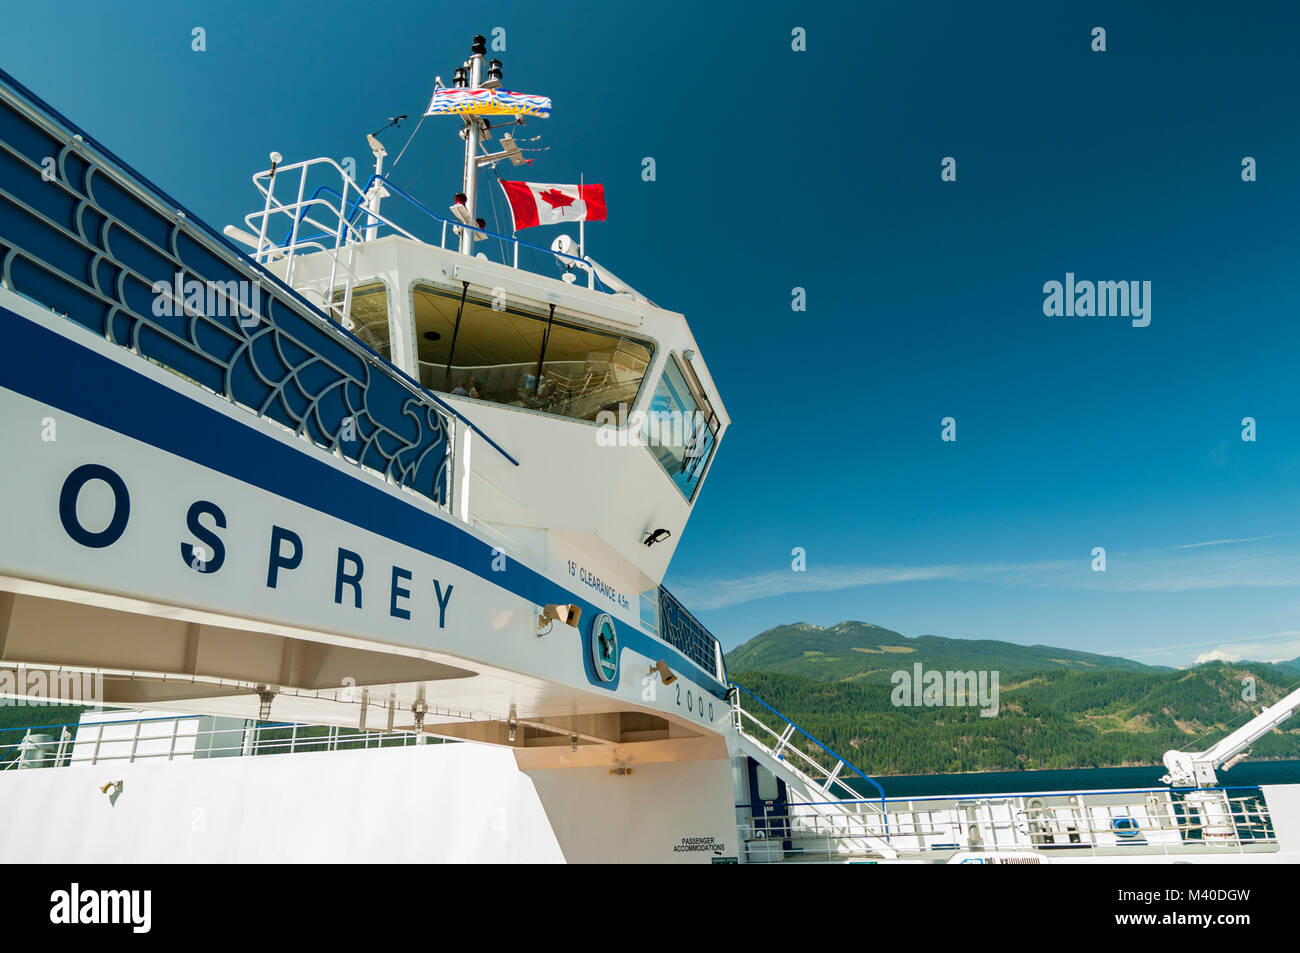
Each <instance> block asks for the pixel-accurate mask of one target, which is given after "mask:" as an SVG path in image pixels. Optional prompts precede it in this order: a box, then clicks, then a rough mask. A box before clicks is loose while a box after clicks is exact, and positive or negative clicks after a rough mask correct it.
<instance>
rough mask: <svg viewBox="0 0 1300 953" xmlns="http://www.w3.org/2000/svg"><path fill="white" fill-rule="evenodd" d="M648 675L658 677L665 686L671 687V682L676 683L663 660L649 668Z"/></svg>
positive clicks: (675, 677)
mask: <svg viewBox="0 0 1300 953" xmlns="http://www.w3.org/2000/svg"><path fill="white" fill-rule="evenodd" d="M650 674H651V675H658V676H659V680H660V681H661V682H663V683H664V684H665V685H671V684H672V683H673V682H675V681H677V676H676V675H674V674H673V671H672V669H670V668H669V667H668V663H667V662H665V661H664V660H663V659H660V660H659V661H657V662H655V663H654V664H653V665H651V666H650Z"/></svg>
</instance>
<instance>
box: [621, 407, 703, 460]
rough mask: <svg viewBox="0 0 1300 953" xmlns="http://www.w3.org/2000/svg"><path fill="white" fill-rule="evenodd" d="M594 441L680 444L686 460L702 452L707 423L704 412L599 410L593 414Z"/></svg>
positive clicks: (648, 444) (637, 444) (635, 443)
mask: <svg viewBox="0 0 1300 953" xmlns="http://www.w3.org/2000/svg"><path fill="white" fill-rule="evenodd" d="M596 424H597V428H596V444H597V446H601V447H683V448H685V456H686V459H687V460H693V459H696V458H698V457H699V456H700V455H701V454H702V453H703V452H704V446H705V434H706V433H707V432H708V422H707V420H706V419H705V417H704V412H703V411H700V410H697V411H695V412H694V413H683V412H682V411H679V410H651V411H644V410H636V411H631V412H629V411H628V407H627V404H619V405H618V412H617V413H615V412H614V411H612V410H602V411H600V413H598V414H597V415H596Z"/></svg>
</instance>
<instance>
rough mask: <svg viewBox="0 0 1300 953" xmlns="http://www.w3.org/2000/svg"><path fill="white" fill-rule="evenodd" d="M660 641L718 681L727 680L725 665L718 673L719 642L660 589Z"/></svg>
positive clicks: (669, 594)
mask: <svg viewBox="0 0 1300 953" xmlns="http://www.w3.org/2000/svg"><path fill="white" fill-rule="evenodd" d="M659 637H660V638H662V639H663V640H664V641H665V642H667V643H668V644H669V645H671V646H672V647H673V648H675V649H677V650H678V651H679V652H681V653H682V654H683V655H685V656H686V657H687V658H688V659H690V660H691V661H692V662H694V663H695V664H696V665H698V666H700V668H702V669H704V670H705V671H706V672H710V673H712V674H713V675H715V676H716V677H717V678H718V680H719V681H722V682H725V681H726V680H727V673H726V669H725V663H723V671H718V665H719V662H718V659H719V657H720V656H721V654H722V653H720V652H718V651H717V650H716V646H717V644H718V640H717V639H715V638H714V637H713V635H712V633H710V632H709V630H708V629H706V628H705V627H704V626H703V625H702V624H701V623H700V620H699V619H697V618H695V616H693V615H691V614H690V612H688V611H687V609H686V607H685V606H684V605H682V604H681V603H680V602H678V601H677V598H676V596H674V595H673V594H672V593H671V592H669V591H668V590H667V589H665V588H664V587H663V586H660V587H659Z"/></svg>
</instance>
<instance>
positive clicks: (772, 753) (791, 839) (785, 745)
mask: <svg viewBox="0 0 1300 953" xmlns="http://www.w3.org/2000/svg"><path fill="white" fill-rule="evenodd" d="M730 684H731V688H732V724H733V727H734V728H735V729H736V730H735V734H734V735H733V739H732V740H733V754H740V755H744V756H745V757H749V758H752V759H753V760H754V761H756V762H757V763H758V764H759V765H761V766H762V767H764V768H766V769H767V770H768V771H770V772H771V773H772V775H773V776H774V777H777V778H779V779H780V780H782V781H783V782H785V786H786V792H787V796H788V798H789V804H788V807H787V811H786V814H785V815H784V816H781V817H773V816H772V815H770V814H763V815H762V816H761V817H759V816H757V815H756V813H755V812H754V811H753V810H752V807H753V804H754V803H755V802H754V800H753V799H752V798H751V800H750V802H749V803H743V804H738V805H737V821H738V826H739V828H740V839H741V841H742V842H743V843H744V844H745V845H746V847H747V848H749V850H748V852H749V853H750V854H751V855H752V854H753V853H754V852H755V851H754V845H760V846H761V847H763V848H764V851H763V852H764V853H765V854H766V855H767V856H768V859H772V857H771V855H772V854H773V852H774V847H773V846H772V841H774V840H776V838H775V836H774V835H773V833H772V831H773V829H774V826H775V827H779V830H780V833H781V835H782V836H781V838H780V840H781V842H783V843H788V844H789V845H790V846H789V848H788V849H784V850H782V851H781V854H782V855H783V856H782V858H781V859H810V860H813V859H815V860H826V859H830V860H834V859H850V858H862V859H870V858H877V859H893V858H896V857H897V856H898V851H897V850H895V849H894V847H893V846H892V845H891V844H890V831H889V817H888V814H887V812H886V808H885V792H884V789H882V788H881V787H880V785H879V784H878V783H876V781H875V780H874V779H873V778H871V777H869V776H868V775H866V774H864V773H863V772H862V771H860V770H859V769H858V768H856V767H855V766H854V765H853V764H852V763H851V762H849V761H848V760H846V759H845V758H843V757H841V756H840V755H839V754H836V753H835V752H834V751H833V750H832V749H830V748H829V747H827V746H826V745H825V744H823V743H822V742H821V741H818V740H817V739H816V738H814V737H813V736H812V735H810V734H809V733H808V732H806V731H804V730H803V729H802V728H800V727H799V726H798V725H796V724H795V723H794V722H792V721H791V720H790V719H788V718H786V717H785V716H784V715H782V714H781V713H780V712H779V711H777V710H776V709H775V708H773V707H772V706H771V705H768V704H767V703H766V702H764V701H763V700H762V699H760V698H758V697H757V696H756V695H753V694H752V693H750V692H749V691H747V690H746V689H744V688H743V687H742V686H740V685H737V684H736V683H735V682H731V683H730ZM746 704H751V708H750V709H747V708H746V707H745V705H746ZM853 777H856V778H858V779H860V780H862V781H864V782H866V783H868V784H870V785H871V786H873V787H874V788H875V789H876V791H877V792H879V800H878V801H877V800H876V799H874V798H866V797H863V796H862V794H861V793H860V792H859V791H858V790H856V789H855V788H854V787H853V785H852V784H850V783H849V779H850V778H853Z"/></svg>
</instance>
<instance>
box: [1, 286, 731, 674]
mask: <svg viewBox="0 0 1300 953" xmlns="http://www.w3.org/2000/svg"><path fill="white" fill-rule="evenodd" d="M0 339H3V340H4V342H5V346H4V347H3V348H0V386H3V387H6V388H8V389H10V390H13V391H16V392H17V393H20V394H23V395H25V396H27V397H30V398H31V399H33V400H37V401H40V402H41V403H45V404H48V405H50V406H52V407H57V408H59V409H60V410H63V411H65V412H66V413H70V414H73V415H75V416H77V417H81V418H83V419H85V420H88V421H91V422H92V423H96V424H98V425H100V426H102V427H106V428H108V429H110V430H113V431H116V432H117V433H121V434H124V435H126V436H128V437H131V438H133V439H136V440H139V441H141V442H142V443H147V444H149V445H150V446H153V447H157V448H158V449H159V450H163V451H166V452H167V453H172V454H175V455H176V456H179V457H182V458H183V459H186V460H189V461H192V462H194V463H196V464H198V465H200V466H204V467H207V468H209V469H211V470H215V471H217V472H218V473H223V474H225V475H227V476H229V477H233V478H234V479H236V480H240V481H242V482H244V483H247V484H250V485H251V486H255V487H259V488H261V489H263V490H266V491H268V492H270V493H274V494H276V495H278V496H281V497H284V498H285V499H288V500H292V501H294V502H296V503H299V504H301V505H303V506H307V507H309V508H311V509H314V510H317V511H318V512H321V513H324V514H326V515H327V516H332V517H335V518H336V519H340V520H342V521H344V522H346V523H350V524H351V525H353V526H356V527H358V528H360V529H363V530H366V531H368V532H372V533H375V534H376V535H378V536H381V537H384V538H386V539H391V540H393V541H394V542H397V543H400V544H402V545H404V546H408V547H410V548H411V549H414V550H418V551H420V552H423V553H427V554H428V555H430V556H433V557H435V558H437V559H442V560H445V561H446V562H450V563H452V564H454V565H456V566H458V567H459V568H461V569H463V570H464V571H466V572H469V573H472V574H473V575H475V576H478V577H480V578H482V579H483V580H485V581H486V582H490V583H492V584H493V585H497V586H500V587H501V588H502V589H505V590H506V591H508V592H511V593H513V594H514V595H517V596H519V597H521V598H524V599H527V600H528V601H530V602H532V603H534V604H536V605H546V604H548V603H553V604H556V605H565V604H569V603H573V604H575V605H579V606H581V607H582V610H583V616H584V617H585V618H591V617H592V616H593V615H596V614H598V613H600V612H603V611H605V610H604V608H603V607H599V606H596V605H595V604H594V603H591V602H589V601H588V600H586V599H585V598H584V597H583V596H582V595H581V594H580V593H576V592H574V591H572V590H569V589H566V588H565V587H564V586H561V585H560V584H559V583H556V582H554V581H552V580H550V579H549V578H547V577H546V576H543V575H542V574H540V573H538V572H536V571H535V570H533V569H530V568H528V567H527V566H525V565H523V564H522V563H520V562H518V561H517V560H513V559H511V560H508V561H507V568H506V569H505V571H503V572H492V571H490V569H489V568H488V567H490V566H491V564H492V551H493V546H492V545H491V544H489V543H487V542H485V541H483V540H480V539H479V538H478V537H476V536H474V535H473V534H471V533H469V532H468V531H466V530H465V529H463V528H462V527H460V526H458V525H457V524H455V523H453V522H451V521H450V520H448V519H446V518H442V517H439V516H436V515H434V514H433V513H429V512H427V511H425V510H423V509H420V508H418V507H416V506H413V505H412V504H411V503H408V502H406V501H404V500H402V499H400V498H398V497H396V496H394V495H392V494H391V493H389V492H387V491H386V490H384V489H382V488H380V487H379V486H377V485H375V484H374V483H373V482H371V480H370V478H369V477H367V476H366V475H365V474H362V473H357V474H356V475H355V476H354V475H352V474H350V473H347V472H344V471H341V470H339V469H337V468H336V467H334V466H331V465H330V464H329V463H327V462H326V461H324V460H321V459H318V458H317V457H316V456H315V453H314V452H311V451H308V450H306V449H305V448H304V449H300V448H298V447H296V446H293V445H289V444H285V443H284V442H282V441H280V440H277V439H276V438H275V437H273V436H271V435H270V434H267V433H262V432H260V431H258V430H257V429H255V428H253V427H250V426H247V425H245V424H243V423H241V422H240V421H239V420H237V419H234V418H231V417H229V416H227V415H226V414H224V413H221V412H220V411H218V410H216V409H214V408H211V407H208V406H207V405H205V404H203V403H201V402H199V401H198V400H197V399H193V398H190V397H187V396H185V395H184V394H182V393H180V392H178V391H176V390H173V389H172V388H170V387H167V386H165V385H164V384H162V383H160V382H158V381H155V380H153V379H151V378H149V377H146V376H145V375H143V374H138V373H135V372H134V371H132V370H131V369H130V368H129V367H127V366H125V365H123V364H120V363H118V362H117V361H114V360H111V359H109V358H108V357H106V356H104V355H102V354H99V353H97V352H95V351H93V350H91V349H90V348H87V347H83V346H82V345H79V344H77V343H76V342H74V341H73V340H71V339H69V338H67V337H65V336H63V335H62V334H59V333H57V332H55V331H53V330H51V329H49V328H46V327H44V326H42V325H40V324H38V323H36V322H34V321H30V320H28V319H26V318H23V317H22V316H21V315H19V314H16V313H15V312H13V311H10V310H9V309H8V308H4V307H0ZM474 566H481V567H484V568H482V569H474V568H471V567H474ZM564 629H569V631H570V632H571V633H572V635H571V638H572V639H573V640H574V642H575V648H576V650H577V651H578V652H579V653H580V654H581V656H582V658H583V659H585V660H586V662H585V670H586V673H587V679H588V681H589V682H590V683H591V684H592V685H594V686H597V687H604V688H610V689H615V688H617V687H618V684H619V679H618V678H615V680H614V681H612V682H602V681H600V679H599V678H598V677H597V676H596V673H595V671H594V669H593V665H592V662H591V652H590V651H589V650H588V642H587V636H586V633H585V631H583V630H581V629H570V628H569V627H568V626H561V627H559V629H557V630H556V631H562V630H564ZM624 633H625V643H624V647H625V648H629V649H632V650H633V651H635V652H638V653H640V654H641V655H643V656H645V657H647V658H663V657H665V656H666V655H667V656H671V657H673V659H674V661H673V662H672V664H673V665H674V666H679V667H680V670H681V671H683V672H689V673H690V675H691V678H692V679H693V680H694V681H695V682H697V683H698V684H699V685H700V686H701V687H702V688H704V689H705V690H706V691H708V692H710V693H711V694H713V695H714V696H715V697H717V698H723V697H725V695H726V690H725V686H724V685H723V684H722V683H721V682H719V681H718V680H717V679H716V678H715V677H714V676H712V675H711V674H709V673H707V672H705V671H703V670H702V669H700V667H699V666H698V665H696V664H695V663H694V662H692V661H690V660H689V659H687V658H686V657H685V656H684V655H682V654H681V653H680V652H679V651H677V649H675V648H673V647H672V646H670V645H668V644H666V643H664V642H662V641H661V640H659V639H656V638H652V637H651V636H649V635H646V634H645V633H643V632H641V631H640V629H639V628H638V627H637V626H635V625H633V624H631V623H629V624H627V625H625V626H623V627H622V628H621V634H624ZM620 674H621V666H620ZM713 686H716V687H713Z"/></svg>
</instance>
